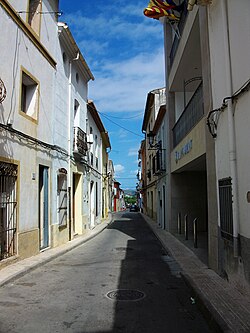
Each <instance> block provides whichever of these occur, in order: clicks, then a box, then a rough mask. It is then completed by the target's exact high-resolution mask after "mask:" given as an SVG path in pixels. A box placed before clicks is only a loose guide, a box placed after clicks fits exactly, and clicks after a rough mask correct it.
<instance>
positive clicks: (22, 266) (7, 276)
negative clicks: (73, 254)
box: [0, 217, 112, 287]
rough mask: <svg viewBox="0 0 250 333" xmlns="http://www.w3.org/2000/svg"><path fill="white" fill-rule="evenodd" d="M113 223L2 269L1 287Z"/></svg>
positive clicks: (100, 226)
mask: <svg viewBox="0 0 250 333" xmlns="http://www.w3.org/2000/svg"><path fill="white" fill-rule="evenodd" d="M111 221H112V217H110V219H108V220H105V221H103V222H102V223H100V224H98V225H96V227H95V228H94V229H92V230H88V231H87V232H86V233H85V234H84V235H82V236H79V237H77V238H75V239H73V240H72V241H69V242H68V243H66V244H63V245H61V246H58V247H55V248H52V249H48V250H45V251H43V252H41V253H39V254H38V255H36V256H33V257H30V258H27V259H24V260H20V261H17V262H16V263H13V264H10V265H9V266H6V267H4V268H2V269H0V287H2V286H3V285H5V284H6V283H9V282H11V281H13V280H15V279H17V278H19V277H21V276H23V275H24V274H26V273H28V272H30V271H32V270H34V269H35V268H37V267H39V266H42V265H43V264H45V263H47V262H49V261H51V260H53V259H55V258H57V257H59V256H61V255H63V254H65V253H67V252H68V251H71V250H73V249H74V248H76V247H78V246H80V245H82V244H84V243H85V242H87V241H88V240H90V239H92V238H93V237H95V236H96V235H98V234H99V233H100V232H102V231H103V230H104V229H105V228H107V226H108V225H109V223H110V222H111Z"/></svg>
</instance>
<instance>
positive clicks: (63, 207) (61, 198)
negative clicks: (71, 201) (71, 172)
mask: <svg viewBox="0 0 250 333" xmlns="http://www.w3.org/2000/svg"><path fill="white" fill-rule="evenodd" d="M57 195H58V203H57V205H58V207H57V212H58V220H59V225H60V226H65V225H67V201H68V196H67V175H66V174H65V175H64V174H60V175H58V176H57Z"/></svg>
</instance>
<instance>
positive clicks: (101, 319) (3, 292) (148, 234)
mask: <svg viewBox="0 0 250 333" xmlns="http://www.w3.org/2000/svg"><path fill="white" fill-rule="evenodd" d="M117 290H118V291H117ZM112 291H114V292H113V293H112ZM110 292H111V293H110ZM0 332H1V333H7V332H8V333H24V332H25V333H40V332H41V333H52V332H53V333H55V332H70V333H71V332H72V333H73V332H74V333H111V332H127V333H132V332H134V333H163V332H168V333H175V332H177V333H184V332H192V333H200V332H202V333H206V332H213V330H212V329H211V330H210V329H209V327H208V325H207V323H206V321H205V319H204V318H203V316H202V314H201V313H200V312H199V309H198V308H197V306H196V304H195V302H194V301H193V300H192V293H191V291H190V290H189V289H188V287H187V286H186V284H185V282H184V280H183V279H182V278H181V276H180V275H179V274H178V266H177V264H176V263H175V262H173V260H172V259H171V258H170V257H169V256H168V255H167V253H165V251H164V249H163V248H162V246H161V244H160V242H159V241H158V240H157V238H156V236H155V235H154V234H153V233H152V231H151V229H150V228H149V227H148V225H147V224H146V222H144V220H143V218H142V217H141V216H140V214H138V213H134V212H127V211H126V212H124V213H118V214H116V215H115V219H114V222H113V223H112V224H110V225H109V227H108V228H107V229H105V230H104V231H103V232H102V233H101V234H99V235H98V236H96V237H95V238H93V239H92V240H90V241H88V242H87V243H85V244H83V245H82V246H80V247H78V248H77V249H75V250H72V251H70V252H69V253H67V254H65V255H63V256H61V257H59V258H57V259H55V260H53V261H51V262H49V263H48V264H45V265H44V266H42V267H40V268H38V269H36V270H34V271H33V272H31V273H29V274H27V275H25V276H23V277H22V278H20V279H18V280H16V281H14V282H12V283H10V284H8V285H6V286H4V287H2V288H1V289H0Z"/></svg>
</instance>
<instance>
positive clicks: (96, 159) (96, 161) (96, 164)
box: [95, 157, 98, 169]
mask: <svg viewBox="0 0 250 333" xmlns="http://www.w3.org/2000/svg"><path fill="white" fill-rule="evenodd" d="M95 167H96V169H98V157H96V158H95Z"/></svg>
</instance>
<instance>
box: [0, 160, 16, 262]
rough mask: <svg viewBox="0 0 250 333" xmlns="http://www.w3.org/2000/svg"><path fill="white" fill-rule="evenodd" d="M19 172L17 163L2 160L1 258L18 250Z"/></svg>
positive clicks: (0, 169) (0, 200)
mask: <svg viewBox="0 0 250 333" xmlns="http://www.w3.org/2000/svg"><path fill="white" fill-rule="evenodd" d="M17 174H18V167H17V165H15V164H10V163H5V162H0V230H1V233H0V260H2V259H6V258H8V257H10V256H13V255H15V254H16V252H17V251H16V237H17V232H16V227H17Z"/></svg>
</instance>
